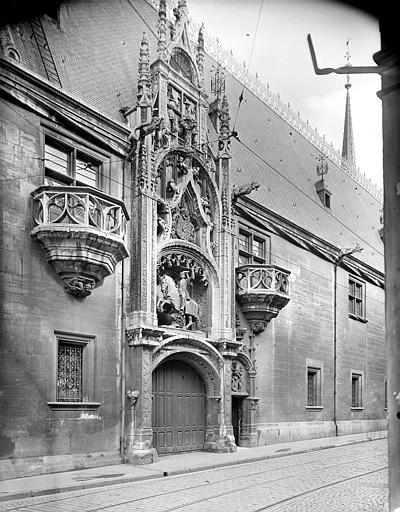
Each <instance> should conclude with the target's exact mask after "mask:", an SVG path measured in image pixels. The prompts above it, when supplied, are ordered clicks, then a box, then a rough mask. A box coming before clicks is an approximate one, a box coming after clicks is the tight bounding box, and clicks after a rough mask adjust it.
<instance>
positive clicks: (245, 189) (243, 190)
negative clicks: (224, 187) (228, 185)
mask: <svg viewBox="0 0 400 512" xmlns="http://www.w3.org/2000/svg"><path fill="white" fill-rule="evenodd" d="M259 187H260V184H259V183H257V182H256V181H252V182H251V183H246V184H244V185H240V186H239V187H236V185H234V186H233V189H232V201H233V202H236V201H237V200H238V199H239V197H242V196H247V195H249V194H250V193H251V192H253V190H257V189H258V188H259Z"/></svg>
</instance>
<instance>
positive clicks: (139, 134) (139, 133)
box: [126, 116, 163, 160]
mask: <svg viewBox="0 0 400 512" xmlns="http://www.w3.org/2000/svg"><path fill="white" fill-rule="evenodd" d="M162 124H163V118H162V117H161V118H158V117H157V116H154V117H153V118H152V120H151V121H146V122H145V123H142V124H140V125H139V126H136V127H135V128H134V129H133V130H132V132H131V133H130V135H129V137H128V141H129V142H130V143H131V149H130V150H129V153H128V155H127V157H126V158H127V159H128V160H129V159H130V158H132V156H133V154H134V152H135V151H136V147H137V145H138V142H139V141H141V140H143V139H144V138H145V137H146V135H150V133H153V132H154V131H156V130H159V129H160V128H161V127H162Z"/></svg>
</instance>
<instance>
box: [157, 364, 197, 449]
mask: <svg viewBox="0 0 400 512" xmlns="http://www.w3.org/2000/svg"><path fill="white" fill-rule="evenodd" d="M152 386H153V404H152V428H153V446H154V447H155V448H156V449H157V452H158V453H171V452H183V451H190V450H201V449H202V448H203V446H204V437H205V402H206V389H205V385H204V382H203V380H202V378H201V377H200V375H199V374H198V373H197V372H196V370H195V369H194V368H193V367H192V366H190V365H189V364H187V363H185V362H183V361H178V360H167V361H165V362H164V363H162V364H161V365H160V366H158V367H157V368H156V369H155V370H154V372H153V384H152Z"/></svg>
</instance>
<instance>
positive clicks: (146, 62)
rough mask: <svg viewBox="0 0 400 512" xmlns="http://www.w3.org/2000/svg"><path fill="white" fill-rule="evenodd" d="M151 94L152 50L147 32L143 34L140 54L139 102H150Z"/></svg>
mask: <svg viewBox="0 0 400 512" xmlns="http://www.w3.org/2000/svg"><path fill="white" fill-rule="evenodd" d="M149 97H151V94H150V49H149V43H148V41H147V35H146V32H143V37H142V41H141V42H140V52H139V72H138V100H139V101H148V100H149Z"/></svg>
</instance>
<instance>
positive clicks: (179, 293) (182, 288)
mask: <svg viewBox="0 0 400 512" xmlns="http://www.w3.org/2000/svg"><path fill="white" fill-rule="evenodd" d="M191 282H192V278H191V277H190V276H189V271H182V272H180V273H179V279H178V281H177V283H175V281H174V279H173V278H172V277H171V276H169V275H167V274H164V275H163V276H161V277H160V278H159V282H158V285H157V318H158V325H171V326H174V327H181V328H184V329H191V330H192V329H194V328H196V323H197V322H198V320H199V316H200V308H199V305H198V304H197V302H196V301H195V300H194V299H192V297H191V296H190V293H189V290H188V288H189V286H190V285H191Z"/></svg>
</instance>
